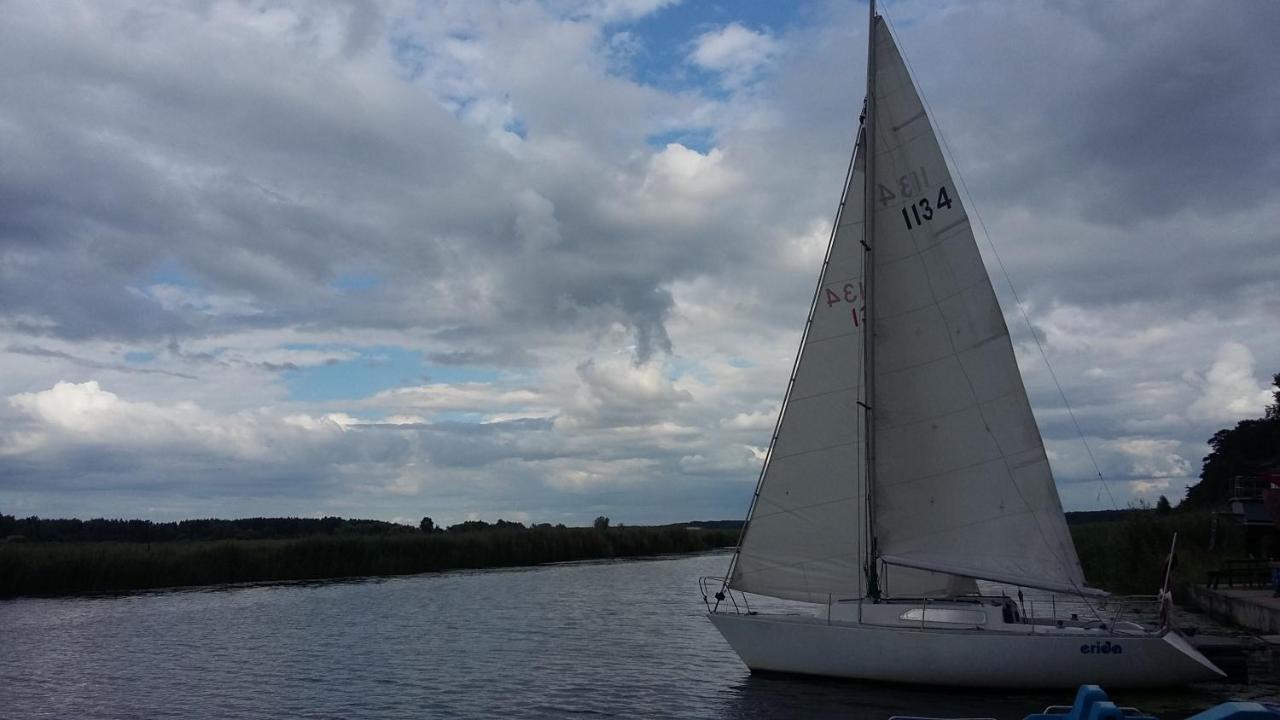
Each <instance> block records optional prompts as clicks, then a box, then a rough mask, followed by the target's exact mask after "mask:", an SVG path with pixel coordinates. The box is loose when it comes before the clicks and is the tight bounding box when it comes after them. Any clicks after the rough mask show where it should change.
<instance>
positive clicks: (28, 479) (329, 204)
mask: <svg viewBox="0 0 1280 720" xmlns="http://www.w3.org/2000/svg"><path fill="white" fill-rule="evenodd" d="M883 5H884V6H885V9H886V10H887V12H888V16H889V18H890V20H891V22H892V23H893V26H894V28H895V30H896V31H897V35H898V38H899V40H900V44H901V46H902V48H903V50H904V53H905V54H906V56H907V57H908V59H909V60H910V62H911V64H912V66H913V68H914V71H915V73H916V74H917V79H918V81H919V83H920V85H921V86H922V89H923V92H924V95H925V97H926V98H927V99H928V101H929V103H930V105H931V107H932V110H933V114H934V116H935V120H936V122H937V124H938V125H939V126H940V127H941V128H942V130H943V131H944V133H945V135H946V139H947V141H948V142H949V144H950V146H951V148H952V151H953V154H954V158H955V160H956V162H957V163H958V165H959V170H960V172H961V174H962V175H963V176H964V178H965V181H966V183H967V186H968V189H969V190H970V191H971V193H972V204H971V207H976V209H977V210H978V212H979V214H980V215H981V218H982V219H983V221H984V222H985V225H986V227H987V228H988V230H989V232H990V236H991V238H992V241H993V243H994V247H995V248H996V250H997V251H998V252H999V256H1000V259H1001V260H1003V262H1004V264H1005V266H1007V268H1008V271H1009V276H1010V277H1011V278H1012V281H1013V283H1014V286H1015V287H1016V289H1017V292H1018V294H1019V296H1020V297H1021V299H1022V302H1023V306H1022V307H1023V309H1024V310H1025V312H1026V314H1027V316H1028V317H1029V319H1030V322H1031V328H1028V326H1027V324H1026V323H1025V322H1024V321H1023V320H1022V318H1021V315H1020V313H1019V312H1018V310H1017V307H1016V304H1015V303H1014V302H1013V299H1012V296H1011V295H1010V292H1009V287H1008V285H1007V284H1006V283H1005V281H1004V279H1003V275H1002V274H1001V273H1000V272H999V270H998V268H996V265H995V258H994V256H992V255H991V253H990V248H989V247H985V246H984V247H983V252H984V255H985V257H986V259H987V261H988V266H989V267H992V268H996V269H995V270H994V272H993V277H994V278H995V280H996V289H997V292H998V293H999V294H1000V296H1001V299H1002V301H1003V302H1005V307H1006V311H1007V314H1008V318H1009V324H1010V327H1011V330H1012V331H1013V334H1014V337H1015V341H1016V343H1017V344H1018V348H1017V349H1018V355H1019V361H1020V362H1021V363H1022V365H1023V368H1024V373H1025V376H1026V381H1027V385H1028V388H1029V391H1030V393H1031V398H1032V404H1033V405H1034V406H1035V409H1036V413H1037V417H1038V419H1039V421H1040V425H1041V429H1042V431H1043V434H1044V436H1045V440H1046V444H1047V446H1048V448H1049V451H1050V456H1051V459H1052V461H1053V464H1054V469H1055V472H1056V475H1057V478H1058V485H1059V490H1060V492H1061V494H1062V496H1063V501H1064V504H1065V505H1066V506H1067V508H1068V509H1093V508H1106V507H1111V506H1112V504H1113V499H1112V498H1114V503H1115V504H1118V505H1120V506H1123V505H1126V504H1128V503H1130V502H1133V501H1135V500H1136V499H1140V498H1146V499H1148V500H1154V499H1155V498H1156V497H1157V496H1158V495H1160V494H1167V495H1168V496H1169V497H1170V498H1171V499H1174V500H1176V499H1178V498H1180V497H1181V495H1182V491H1183V487H1184V486H1185V485H1187V484H1189V483H1193V482H1194V481H1195V476H1196V475H1197V474H1198V472H1199V466H1200V460H1201V458H1202V457H1203V455H1204V453H1205V452H1206V445H1205V440H1206V438H1208V437H1209V436H1210V435H1211V434H1212V433H1213V432H1214V431H1215V430H1217V429H1218V428H1220V427H1223V426H1224V425H1228V424H1231V423H1233V422H1234V421H1236V420H1237V419H1240V418H1243V417H1249V416H1256V415H1258V414H1260V413H1261V411H1262V408H1263V406H1264V405H1265V403H1266V398H1267V392H1266V389H1267V386H1268V385H1269V379H1270V376H1271V374H1272V373H1274V372H1280V282H1278V281H1277V278H1280V224H1277V222H1276V220H1277V218H1278V217H1280V190H1278V188H1280V145H1278V143H1277V139H1276V138H1277V135H1276V133H1277V128H1280V83H1278V82H1277V78H1280V50H1277V47H1278V46H1277V45H1276V41H1275V29H1276V28H1280V3H1276V2H1271V1H1270V0H1253V1H1248V0H1233V1H1232V2H1198V1H1187V2H1176V3H1171V2H1166V1H1165V0H1149V1H1147V0H1134V1H1131V2H1123V3H1117V2H1068V1H1065V0H1025V1H1023V2H1016V3H1005V2H988V1H984V0H973V1H960V0H928V1H925V0H896V1H892V2H890V1H888V0H886V1H885V2H884V3H883ZM0 12H3V15H4V21H3V22H0V512H4V513H8V514H16V515H20V516H22V515H31V514H37V515H41V516H46V517H58V516H78V517H92V516H108V517H145V518H151V519H157V520H170V519H180V518H186V517H209V516H216V517H243V516H253V515H299V516H315V515H328V514H337V515H342V516H348V517H370V518H381V519H387V520H401V521H407V522H416V521H417V519H418V518H420V517H422V516H423V515H431V516H432V517H434V518H435V519H436V520H437V522H443V523H453V522H459V521H461V520H464V519H468V518H479V519H485V520H490V521H492V520H495V519H497V518H499V517H502V518H506V519H509V520H512V519H514V520H521V521H526V522H528V521H532V522H564V523H567V524H584V523H589V522H590V520H591V519H592V518H593V517H595V516H596V515H600V514H604V515H608V516H610V517H611V518H613V520H614V521H615V522H625V523H659V522H673V521H681V520H688V519H695V518H737V517H741V516H742V515H743V514H744V513H745V510H746V506H747V502H748V500H749V496H750V493H751V490H752V488H753V486H754V483H755V479H756V473H757V472H758V469H759V462H760V458H761V455H762V452H763V448H764V446H765V445H766V444H767V440H768V435H769V431H770V429H771V427H772V423H773V419H774V415H775V413H776V411H777V408H778V405H779V402H780V400H781V394H782V392H783V390H784V389H785V386H786V376H787V371H788V369H789V368H790V365H791V361H792V355H793V353H794V352H795V348H796V344H797V342H798V340H799V334H800V330H801V326H802V324H803V321H804V317H805V314H806V312H807V310H808V303H809V297H810V294H811V293H812V288H813V283H814V281H815V280H816V277H817V271H818V264H819V263H820V262H821V258H822V254H823V252H824V250H825V245H826V240H827V236H828V232H829V227H830V223H831V220H832V215H833V211H834V209H835V205H836V203H837V201H838V199H839V192H840V187H839V186H840V181H841V179H842V177H843V173H844V169H845V166H846V164H847V162H848V153H849V151H850V148H851V144H852V138H853V132H854V129H855V125H856V122H857V115H858V110H859V108H860V105H861V102H862V92H863V89H862V88H863V78H864V72H865V70H864V63H865V57H866V50H865V47H866V45H865V43H866V27H865V25H866V17H865V14H866V6H865V4H858V3H853V2H843V1H842V2H825V1H821V0H818V1H812V2H801V3H797V4H794V5H793V4H791V3H778V2H772V1H770V0H761V1H759V2H694V1H693V0H686V2H683V3H678V2H671V1H669V0H544V1H543V2H532V1H523V2H502V3H497V2H494V3H487V2H473V1H470V0H461V1H456V2H454V1H450V0H439V1H432V0H423V1H421V2H396V1H390V2H385V3H380V2H373V1H372V0H350V1H349V2H338V1H335V2H330V3H315V2H289V1H288V0H280V1H278V2H260V1H258V0H252V1H250V0H246V1H244V2H238V1H221V0H190V1H185V0H166V1H164V2H150V3H146V2H126V1H125V0H119V1H113V2H97V1H94V2H84V3H75V2H57V3H49V2H41V1H39V0H32V1H31V2H21V1H12V0H10V1H6V2H0ZM980 242H981V243H982V244H984V245H985V241H982V240H980ZM1033 332H1034V333H1035V335H1037V336H1039V337H1040V338H1041V340H1042V342H1043V343H1044V348H1045V351H1046V354H1047V355H1048V357H1049V359H1050V362H1051V364H1052V367H1053V370H1054V373H1056V375H1057V378H1058V379H1059V381H1060V382H1061V383H1062V385H1063V388H1064V390H1065V392H1066V395H1067V398H1068V399H1069V400H1070V402H1071V405H1072V407H1073V408H1074V410H1075V415H1076V418H1077V419H1078V421H1079V424H1080V426H1081V428H1082V430H1083V434H1084V436H1085V438H1086V439H1087V442H1088V446H1089V448H1091V449H1092V452H1093V454H1094V456H1096V458H1097V461H1098V464H1099V466H1100V467H1101V470H1102V472H1103V474H1104V476H1105V477H1106V478H1107V480H1108V484H1107V486H1106V488H1104V487H1103V486H1102V485H1100V484H1099V482H1098V481H1097V479H1096V476H1095V472H1094V470H1093V466H1092V465H1091V463H1090V460H1089V457H1088V454H1087V453H1086V450H1085V445H1084V444H1083V443H1082V442H1081V439H1080V437H1079V435H1078V434H1077V432H1076V430H1075V427H1074V425H1073V423H1072V421H1071V419H1070V418H1069V417H1068V415H1067V413H1066V411H1065V409H1064V405H1063V402H1062V399H1061V397H1060V396H1059V394H1058V390H1057V388H1056V387H1055V386H1054V383H1053V380H1052V379H1051V377H1050V374H1049V372H1048V371H1047V370H1046V366H1045V364H1044V362H1043V361H1042V360H1041V358H1040V355H1039V352H1038V350H1037V349H1036V346H1035V343H1034V341H1033V339H1032V338H1033V334H1032V333H1033ZM1108 490H1109V493H1108V492H1107V491H1108Z"/></svg>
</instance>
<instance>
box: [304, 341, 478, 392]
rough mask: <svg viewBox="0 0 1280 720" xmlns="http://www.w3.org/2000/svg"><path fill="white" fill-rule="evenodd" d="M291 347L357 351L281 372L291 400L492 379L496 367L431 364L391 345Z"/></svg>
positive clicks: (413, 353)
mask: <svg viewBox="0 0 1280 720" xmlns="http://www.w3.org/2000/svg"><path fill="white" fill-rule="evenodd" d="M287 347H289V349H293V350H312V349H330V350H348V351H354V352H358V353H360V356H359V357H356V358H352V359H350V360H338V361H336V362H329V363H326V364H324V365H313V366H308V367H301V368H298V369H296V370H287V371H285V373H284V382H285V386H286V387H287V388H288V389H289V397H290V399H292V400H299V401H304V402H328V401H334V400H356V399H359V398H365V397H369V396H370V395H374V394H375V393H379V392H381V391H383V390H391V389H393V388H399V387H415V386H418V385H425V384H427V383H463V382H492V381H494V380H496V379H498V377H499V375H498V373H497V371H495V370H492V369H488V368H474V367H466V366H456V365H433V364H430V363H428V362H426V360H425V357H424V355H423V353H422V352H420V351H418V350H409V349H406V348H402V347H394V346H375V347H362V348H356V347H333V346H329V347H327V348H320V347H318V346H315V345H305V344H302V345H299V344H294V345H289V346H287Z"/></svg>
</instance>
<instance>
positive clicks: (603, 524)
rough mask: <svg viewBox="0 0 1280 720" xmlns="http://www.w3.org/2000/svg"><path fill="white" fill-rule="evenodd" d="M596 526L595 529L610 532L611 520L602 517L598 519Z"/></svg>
mask: <svg viewBox="0 0 1280 720" xmlns="http://www.w3.org/2000/svg"><path fill="white" fill-rule="evenodd" d="M594 526H595V529H597V530H608V529H609V518H607V517H605V516H604V515H601V516H600V517H598V518H596V521H595V523H594Z"/></svg>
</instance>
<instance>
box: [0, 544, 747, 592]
mask: <svg viewBox="0 0 1280 720" xmlns="http://www.w3.org/2000/svg"><path fill="white" fill-rule="evenodd" d="M736 540H737V531H730V530H714V529H706V530H703V529H685V528H680V527H666V528H645V527H626V528H621V527H620V528H606V529H595V528H523V529H500V530H488V531H484V532H466V533H410V534H397V535H384V536H311V537H303V538H295V539H279V540H212V541H201V540H194V541H174V542H161V543H128V542H93V543H88V542H16V543H0V597H14V596H25V595H34V596H57V595H74V594H82V593H95V592H115V591H130V590H147V589H156V588H166V587H181V586H201V585H223V584H233V583H249V582H273V581H293V580H325V579H334V578H342V577H368V576H390V575H409V574H414V573H422V572H431V571H438V570H458V569H476V568H494V567H516V566H528V565H542V564H547V563H555V562H566V561H574V560H593V559H607V558H625V557H639V556H644V555H663V554H675V553H690V552H702V551H705V550H713V549H716V548H720V547H726V546H732V545H733V544H734V542H736Z"/></svg>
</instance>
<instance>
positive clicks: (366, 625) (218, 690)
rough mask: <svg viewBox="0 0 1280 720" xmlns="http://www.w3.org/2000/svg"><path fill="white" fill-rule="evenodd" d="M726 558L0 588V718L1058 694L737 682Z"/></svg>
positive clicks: (450, 711) (547, 709) (772, 710)
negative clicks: (707, 590) (713, 608)
mask: <svg viewBox="0 0 1280 720" xmlns="http://www.w3.org/2000/svg"><path fill="white" fill-rule="evenodd" d="M727 564H728V555H727V554H723V553H719V554H709V555H695V556H681V557H668V558H657V559H652V560H630V561H615V562H587V563H573V564H565V565H553V566H543V567H536V568H520V569H511V570H489V571H476V572H468V571H459V572H447V573H432V574H424V575H414V576H408V577H396V578H383V579H368V580H359V581H340V582H323V583H291V584H280V585H258V586H248V587H230V588H225V587H224V588H216V589H208V588H206V589H193V590H172V591H163V592H149V593H137V594H129V595H116V596H102V597H87V598H86V597H80V598H57V599H43V598H19V599H15V600H9V601H0V717H3V718H7V719H10V720H25V719H26V718H226V719H229V720H236V719H247V718H432V717H462V718H480V717H517V718H560V717H566V716H600V717H680V718H685V717H688V718H776V717H813V718H828V717H842V718H858V719H862V718H865V719H867V720H885V718H887V717H888V716H890V715H892V714H895V713H902V714H920V715H935V716H950V717H962V716H969V717H994V718H1021V717H1022V716H1023V715H1025V714H1027V713H1029V712H1033V711H1037V710H1039V709H1041V708H1042V707H1043V706H1045V705H1048V704H1057V703H1069V702H1070V700H1071V693H1070V692H1060V693H1053V692H1047V693H1046V692H1041V693H1015V694H1005V693H992V692H987V691H984V692H957V691H955V690H927V689H918V688H907V687H893V686H876V685H871V684H861V683H852V682H841V681H822V680H806V679H802V678H792V677H778V676H764V677H762V676H753V675H751V674H750V673H749V672H747V670H746V668H745V667H744V666H743V665H742V663H741V662H740V661H739V660H738V658H737V656H736V655H734V653H733V651H732V650H730V649H729V648H728V646H727V645H726V644H725V643H724V641H723V640H722V639H721V638H720V636H719V634H718V633H717V632H716V631H715V629H714V628H713V627H712V626H711V624H710V623H709V622H708V621H707V619H706V617H705V608H704V607H703V604H702V602H701V599H700V597H699V595H698V590H697V578H698V577H699V576H702V575H717V574H721V573H723V572H724V569H725V566H726V565H727ZM1262 672H1263V674H1264V675H1265V674H1267V673H1270V672H1271V669H1270V666H1269V663H1267V667H1264V668H1263V669H1262ZM1257 674H1258V673H1257V672H1255V675H1257ZM1278 691H1280V687H1278V686H1277V685H1276V684H1275V682H1274V681H1273V680H1272V679H1271V678H1270V677H1264V678H1263V682H1262V683H1261V684H1257V683H1255V684H1254V685H1250V686H1239V685H1228V684H1217V685H1210V686H1204V687H1198V688H1193V689H1188V690H1179V691H1175V692H1162V693H1151V692H1147V693H1141V694H1140V693H1128V694H1125V693H1120V694H1118V697H1117V698H1116V699H1117V701H1118V702H1121V703H1124V704H1135V705H1138V706H1139V707H1142V708H1143V709H1145V710H1148V711H1153V712H1158V713H1160V714H1162V716H1163V717H1164V718H1165V720H1169V719H1171V718H1179V717H1185V716H1186V715H1187V714H1189V713H1190V712H1193V711H1195V710H1199V709H1203V708H1205V707H1208V706H1210V705H1213V704H1215V703H1217V702H1220V701H1222V700H1225V699H1228V698H1231V697H1241V696H1244V697H1251V698H1257V699H1263V700H1272V701H1274V700H1275V699H1276V696H1277V694H1278Z"/></svg>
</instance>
